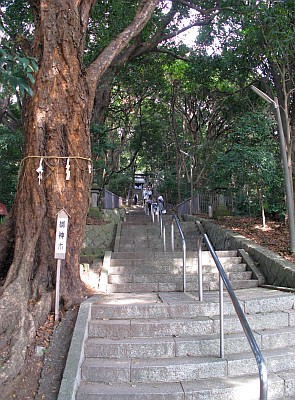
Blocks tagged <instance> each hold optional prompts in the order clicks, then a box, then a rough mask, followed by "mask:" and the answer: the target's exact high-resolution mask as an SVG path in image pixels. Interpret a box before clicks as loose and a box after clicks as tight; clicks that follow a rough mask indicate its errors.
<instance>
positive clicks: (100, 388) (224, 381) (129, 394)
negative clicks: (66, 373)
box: [77, 371, 295, 400]
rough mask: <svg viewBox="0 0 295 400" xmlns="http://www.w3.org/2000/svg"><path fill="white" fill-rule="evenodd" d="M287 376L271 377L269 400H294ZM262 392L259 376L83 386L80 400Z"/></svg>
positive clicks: (239, 398)
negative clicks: (285, 378) (285, 377)
mask: <svg viewBox="0 0 295 400" xmlns="http://www.w3.org/2000/svg"><path fill="white" fill-rule="evenodd" d="M286 374H287V375H288V376H289V380H288V382H285V381H284V376H286ZM286 374H283V373H280V374H279V375H277V374H270V376H269V383H268V384H269V390H268V399H269V400H283V399H291V398H292V397H291V396H294V395H295V385H294V383H295V374H294V372H292V371H288V372H286ZM285 383H286V384H285ZM292 383H293V389H292ZM290 387H291V389H290ZM259 391H260V389H259V379H258V377H257V374H256V375H246V376H243V377H230V378H228V377H222V378H218V379H216V378H213V379H208V378H207V379H199V380H194V381H182V382H177V383H169V384H166V383H161V385H155V384H153V383H137V384H136V385H132V384H130V383H121V384H115V385H107V384H104V383H96V382H88V383H86V384H83V385H81V387H80V389H79V392H78V396H77V400H101V399H103V400H142V399H146V400H164V399H166V400H167V399H169V400H184V399H194V400H223V399H226V400H258V399H259Z"/></svg>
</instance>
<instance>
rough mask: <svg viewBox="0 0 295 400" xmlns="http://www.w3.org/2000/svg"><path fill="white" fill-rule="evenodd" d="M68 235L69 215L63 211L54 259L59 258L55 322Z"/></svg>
mask: <svg viewBox="0 0 295 400" xmlns="http://www.w3.org/2000/svg"><path fill="white" fill-rule="evenodd" d="M67 235H68V214H67V213H66V212H65V211H64V210H61V211H59V212H58V214H57V224H56V235H55V251H54V258H57V267H56V289H55V318H54V319H55V321H58V318H59V287H60V268H61V260H64V259H65V258H66V248H67Z"/></svg>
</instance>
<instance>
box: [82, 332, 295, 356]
mask: <svg viewBox="0 0 295 400" xmlns="http://www.w3.org/2000/svg"><path fill="white" fill-rule="evenodd" d="M113 336H114V335H113ZM254 336H255V339H256V341H257V344H258V346H259V347H260V348H261V349H263V350H271V349H275V348H277V349H278V348H283V347H285V346H289V347H291V346H295V330H294V327H287V328H282V330H281V331H280V332H279V333H277V332H276V331H275V330H269V331H268V330H265V331H260V332H257V333H256V332H254ZM224 350H225V353H226V354H233V353H240V352H246V351H250V350H251V349H250V346H249V343H248V341H247V339H246V337H245V335H244V334H243V333H242V332H239V333H234V334H226V335H225V337H224ZM219 351H220V342H219V333H214V334H207V335H197V334H196V335H194V336H192V335H189V336H182V337H179V336H173V335H172V336H157V337H148V336H146V337H144V336H142V337H139V338H135V337H132V338H120V339H117V338H89V339H88V340H87V342H86V346H85V355H86V357H99V358H106V357H107V358H122V357H123V358H124V357H127V358H168V357H174V356H175V357H186V356H188V357H198V356H203V357H204V356H212V357H216V356H218V355H219Z"/></svg>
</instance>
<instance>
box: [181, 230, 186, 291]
mask: <svg viewBox="0 0 295 400" xmlns="http://www.w3.org/2000/svg"><path fill="white" fill-rule="evenodd" d="M182 257H183V261H182V272H183V291H184V292H185V291H186V243H185V240H184V238H183V239H182Z"/></svg>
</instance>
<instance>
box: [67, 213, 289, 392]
mask: <svg viewBox="0 0 295 400" xmlns="http://www.w3.org/2000/svg"><path fill="white" fill-rule="evenodd" d="M167 218H168V217H167ZM170 218H171V217H170ZM184 225H185V224H184ZM156 229H159V227H158V226H157V225H155V224H152V223H151V222H150V219H149V218H148V217H147V216H144V215H135V216H132V215H130V216H129V217H128V220H127V222H126V223H124V224H123V226H122V229H121V239H120V241H119V240H117V245H116V251H115V252H114V253H113V254H112V258H111V262H110V267H109V277H108V284H107V293H103V294H101V295H98V296H94V297H93V298H92V299H91V302H90V303H89V307H90V312H89V316H88V317H87V318H84V319H85V321H86V322H85V325H86V326H85V333H83V338H84V339H83V348H82V347H81V348H82V350H81V353H83V357H82V362H81V367H80V366H79V368H77V371H78V378H77V381H78V382H79V386H78V389H77V392H76V397H69V396H68V395H64V396H63V394H62V393H60V397H59V400H68V399H69V398H73V399H74V398H76V400H94V399H95V400H98V399H102V400H111V399H112V400H119V399H120V400H125V399H126V400H127V399H130V400H131V399H132V400H149V399H153V400H160V399H161V400H163V399H167V400H180V399H181V400H197V399H198V400H201V399H202V400H205V399H208V400H209V399H210V400H215V399H216V400H217V399H229V400H246V399H247V400H252V399H253V400H254V399H255V400H257V399H259V378H258V369H257V365H256V362H255V358H254V356H253V354H252V352H251V350H250V347H249V344H248V342H247V340H246V338H245V335H244V333H243V330H242V327H241V325H240V323H239V320H238V318H237V316H236V314H235V311H234V308H233V306H232V303H231V301H230V299H229V297H228V296H227V295H226V294H225V295H224V315H225V317H224V332H225V357H224V358H223V359H221V358H220V357H219V303H218V292H216V291H215V289H216V285H217V283H216V282H217V280H218V277H217V275H216V272H215V268H214V265H213V262H212V259H211V256H209V253H208V252H203V264H204V270H205V271H206V273H205V272H204V282H205V283H204V289H205V292H204V301H203V302H199V301H198V293H197V291H196V288H197V276H196V269H197V259H196V254H195V251H194V252H193V249H192V247H191V246H193V245H194V243H193V242H194V240H191V243H189V244H188V261H187V269H188V276H187V291H186V293H184V292H182V291H181V289H182V256H181V255H180V253H179V252H178V248H179V246H180V243H179V242H178V243H176V246H177V247H176V248H177V251H176V252H175V257H172V255H171V254H170V252H168V251H167V254H166V256H165V255H163V254H162V243H161V241H160V240H159V232H158V233H157V232H156ZM167 229H168V227H167ZM185 229H186V230H187V231H190V230H191V231H192V230H193V229H194V230H195V227H194V226H193V225H192V224H191V225H186V227H185ZM134 253H135V256H134ZM219 256H220V260H221V263H222V264H223V265H224V267H225V269H226V270H227V273H228V275H229V277H230V279H231V282H232V284H233V286H235V287H236V288H237V289H236V290H235V293H236V295H237V297H238V299H239V302H240V304H241V307H242V309H243V311H244V312H245V314H246V317H247V320H248V322H249V324H250V326H251V328H252V330H253V332H254V336H255V338H256V340H257V343H258V345H259V347H260V348H261V350H262V352H263V356H264V359H265V361H266V364H267V368H268V375H269V390H268V399H276V400H282V399H295V310H294V305H295V294H290V293H285V292H279V291H276V290H269V289H264V288H259V287H257V281H255V280H251V277H250V274H249V272H248V271H247V270H246V266H245V265H244V264H243V262H242V259H241V257H237V254H236V253H232V252H230V253H227V254H226V252H220V253H219ZM87 315H88V314H87ZM80 330H81V329H80ZM74 335H75V334H74ZM70 352H71V350H70ZM80 357H81V356H80ZM68 364H69V365H70V364H71V360H69V359H68V363H67V366H68ZM65 376H67V371H65ZM62 386H63V385H62ZM72 386H74V385H72ZM61 391H62V390H61Z"/></svg>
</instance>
